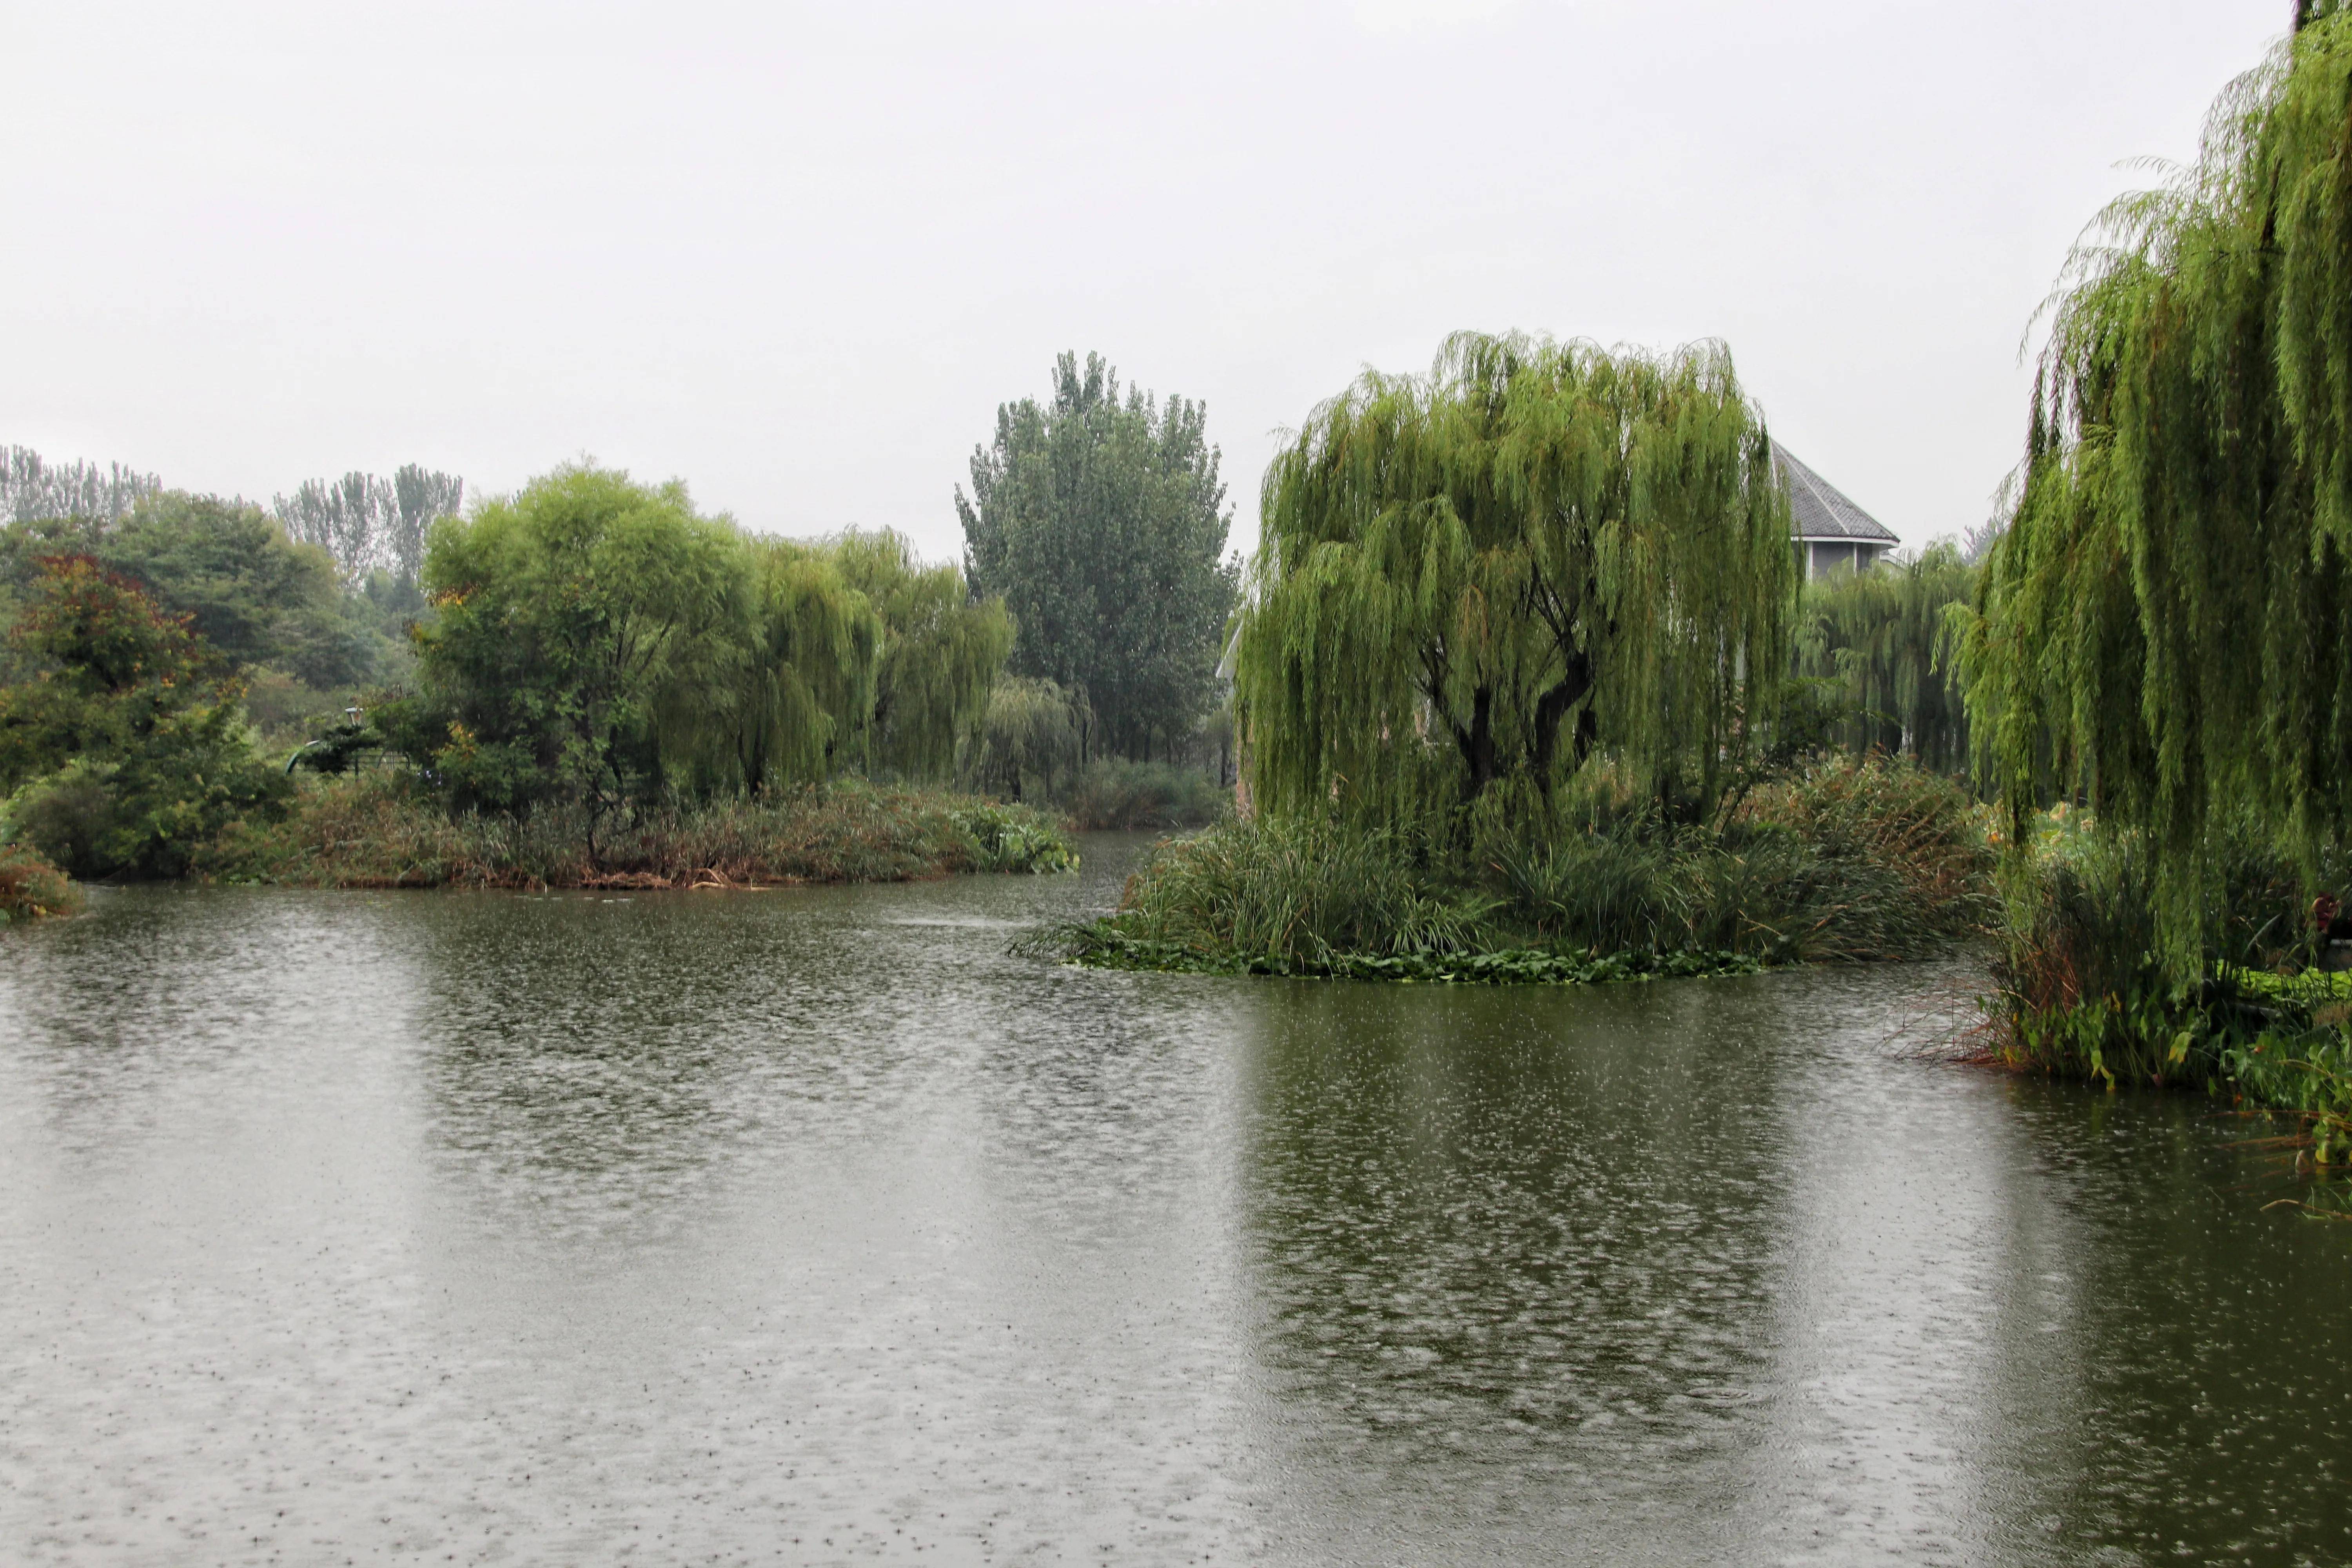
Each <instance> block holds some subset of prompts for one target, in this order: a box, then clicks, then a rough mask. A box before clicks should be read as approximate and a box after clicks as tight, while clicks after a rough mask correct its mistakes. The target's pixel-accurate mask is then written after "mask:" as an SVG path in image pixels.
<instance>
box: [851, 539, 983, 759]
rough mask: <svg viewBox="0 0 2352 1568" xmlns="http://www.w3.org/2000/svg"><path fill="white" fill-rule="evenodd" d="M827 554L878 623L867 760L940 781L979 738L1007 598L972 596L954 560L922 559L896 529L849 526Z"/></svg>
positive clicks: (868, 723) (868, 719)
mask: <svg viewBox="0 0 2352 1568" xmlns="http://www.w3.org/2000/svg"><path fill="white" fill-rule="evenodd" d="M829 553H830V555H831V557H832V560H833V562H834V563H835V565H836V566H837V567H838V568H839V569H840V572H841V575H842V580H843V581H844V582H845V583H846V584H848V585H849V586H850V587H851V588H852V589H854V590H856V592H857V593H859V594H862V595H865V597H866V603H867V604H869V605H873V606H874V613H875V614H876V616H878V617H879V620H880V625H881V628H882V647H881V657H880V659H879V661H878V664H877V668H876V670H875V675H874V700H873V703H872V706H871V707H870V709H869V710H868V712H867V718H866V727H865V736H864V758H863V760H864V762H865V765H866V767H867V769H868V770H869V771H874V772H881V773H890V774H893V775H896V776H897V777H899V778H906V779H922V780H931V779H940V778H945V777H946V776H948V774H949V773H951V772H953V771H954V768H955V765H956V758H957V754H958V752H959V749H960V748H962V747H966V746H969V745H970V744H971V743H973V742H974V741H975V740H976V738H977V736H978V735H979V732H980V731H981V729H982V725H983V722H984V721H985V717H986V715H987V714H988V712H989V710H990V703H989V692H990V689H991V688H992V687H993V686H994V685H995V684H996V679H997V676H998V674H999V672H1001V671H1002V670H1003V668H1004V661H1005V658H1006V656H1007V655H1009V654H1010V653H1011V652H1012V651H1013V617H1012V616H1011V615H1010V614H1008V613H1007V612H1006V610H1005V608H1004V601H1003V600H1002V599H976V598H974V597H973V596H972V595H971V593H970V592H969V591H968V590H967V589H966V587H965V585H964V578H963V573H962V572H961V571H960V570H958V569H957V567H956V566H955V565H954V564H953V563H944V562H943V563H940V564H938V565H926V564H924V563H923V562H922V561H921V560H919V558H918V557H917V556H916V554H915V547H914V545H913V543H912V542H910V541H909V540H908V538H907V536H906V535H905V534H902V533H898V532H897V531H893V530H889V529H884V530H882V531H878V532H863V531H857V530H854V529H853V530H852V531H849V532H847V533H845V534H843V535H842V536H841V537H840V538H839V539H838V540H836V541H835V542H833V544H832V546H831V547H830V552H829Z"/></svg>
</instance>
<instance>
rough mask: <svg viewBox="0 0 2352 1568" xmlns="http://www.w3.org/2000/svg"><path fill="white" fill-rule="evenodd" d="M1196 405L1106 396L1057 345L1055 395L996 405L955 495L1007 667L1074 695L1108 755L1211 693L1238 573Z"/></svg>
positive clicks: (1171, 728) (1113, 379)
mask: <svg viewBox="0 0 2352 1568" xmlns="http://www.w3.org/2000/svg"><path fill="white" fill-rule="evenodd" d="M1218 460H1219V459H1218V453H1217V449H1216V448H1215V447H1213V446H1211V445H1210V444H1209V440H1208V414H1207V410H1206V409H1205V407H1204V406H1203V405H1201V404H1199V403H1195V402H1190V401H1188V400H1186V399H1184V398H1181V397H1174V396H1171V397H1170V398H1169V399H1168V400H1167V402H1165V403H1164V404H1163V403H1160V402H1159V401H1157V400H1156V399H1154V398H1153V397H1151V396H1150V395H1148V394H1146V393H1145V392H1144V391H1143V390H1142V389H1141V388H1139V387H1130V388H1129V389H1128V392H1127V395H1126V396H1125V397H1124V398H1122V397H1121V396H1120V394H1119V384H1118V373H1117V372H1116V371H1114V370H1113V369H1111V367H1110V366H1109V365H1108V364H1107V363H1104V361H1103V359H1102V357H1101V356H1100V355H1098V354H1088V355H1087V362H1086V363H1085V365H1084V366H1083V367H1082V366H1080V365H1079V363H1078V362H1077V358H1076V355H1075V354H1067V353H1066V354H1064V355H1062V356H1061V358H1060V359H1059V360H1058V361H1057V362H1056V363H1055V369H1054V395H1053V397H1052V399H1051V400H1050V401H1049V402H1046V403H1044V404H1040V403H1037V402H1035V401H1034V400H1033V399H1025V398H1024V400H1022V401H1021V402H1019V403H1008V404H1005V405H1003V406H1002V407H1000V408H999V409H998V410H997V412H996V438H995V441H994V443H993V444H992V445H991V446H989V447H981V448H977V449H975V450H974V451H973V453H972V458H971V496H970V497H969V498H967V497H966V496H965V495H964V493H963V492H962V490H961V489H959V490H958V491H957V492H956V511H957V514H958V516H959V517H961V520H962V522H963V532H964V574H965V576H966V578H967V579H968V580H969V582H970V584H971V592H972V593H973V594H974V595H978V596H982V597H997V598H1002V599H1003V601H1004V604H1005V605H1006V607H1007V608H1008V609H1010V610H1011V611H1012V613H1013V620H1014V623H1015V632H1014V638H1013V655H1012V668H1013V670H1014V672H1015V673H1017V674H1021V675H1024V676H1029V677H1033V678H1039V679H1048V680H1052V681H1054V682H1055V683H1056V684H1057V685H1059V686H1062V687H1064V688H1066V689H1071V690H1074V691H1076V692H1078V693H1080V694H1081V695H1082V696H1083V698H1084V700H1086V701H1087V703H1088V704H1089V705H1090V709H1091V711H1092V712H1093V713H1094V714H1095V716H1096V720H1097V725H1098V732H1097V742H1098V744H1099V745H1100V746H1102V747H1103V748H1104V749H1107V750H1108V751H1110V752H1116V753H1118V754H1122V755H1128V756H1144V755H1148V754H1150V753H1151V752H1154V751H1155V750H1160V749H1164V748H1166V747H1169V746H1171V745H1172V744H1174V743H1176V742H1179V741H1181V739H1182V738H1183V737H1185V736H1187V735H1189V734H1190V733H1191V732H1192V729H1193V727H1194V726H1195V725H1196V724H1197V723H1198V722H1199V721H1200V718H1201V715H1202V713H1203V712H1204V711H1205V710H1207V708H1208V707H1209V705H1210V703H1211V702H1212V700H1213V693H1214V689H1215V681H1216V667H1217V659H1218V653H1219V648H1220V645H1221V642H1222V637H1223V629H1224V625H1225V619H1226V616H1228V614H1229V613H1230V612H1231V609H1232V606H1233V603H1234V592H1235V584H1236V579H1237V575H1238V574H1237V572H1236V571H1235V570H1234V568H1233V567H1231V566H1229V565H1227V564H1225V563H1223V560H1222V556H1223V552H1224V548H1225V536H1226V532H1227V530H1228V529H1229V527H1230V526H1231V523H1232V513H1231V511H1230V510H1228V509H1227V508H1226V507H1225V503H1224V496H1225V489H1224V484H1223V481H1222V480H1221V479H1219V478H1218V476H1217V466H1218Z"/></svg>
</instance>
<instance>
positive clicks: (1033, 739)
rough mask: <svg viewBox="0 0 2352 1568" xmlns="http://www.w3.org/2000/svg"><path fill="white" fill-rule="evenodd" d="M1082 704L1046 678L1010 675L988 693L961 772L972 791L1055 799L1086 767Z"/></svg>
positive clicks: (1086, 714)
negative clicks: (979, 722) (974, 739)
mask: <svg viewBox="0 0 2352 1568" xmlns="http://www.w3.org/2000/svg"><path fill="white" fill-rule="evenodd" d="M1092 722H1093V713H1092V710H1089V709H1088V708H1087V703H1086V700H1085V699H1084V698H1082V697H1080V696H1079V695H1078V694H1077V693H1076V692H1074V691H1070V690H1068V689H1065V688H1063V687H1061V686H1058V685H1056V684H1055V683H1054V682H1053V681H1050V680H1038V679H1033V678H1031V677H1028V676H1020V675H1012V676H1007V677H1005V678H1004V679H1002V680H1000V681H998V682H997V683H996V687H995V689H993V690H992V691H991V692H990V693H989V698H988V710H987V712H986V714H985V715H984V717H983V718H982V723H981V727H980V733H979V736H978V738H977V741H976V742H975V743H974V744H972V745H971V746H970V747H969V748H968V749H967V750H966V752H965V767H964V772H965V773H966V776H967V777H968V779H969V781H970V782H971V785H972V787H974V788H977V789H979V790H981V791H982V792H983V793H985V794H989V795H1002V796H1003V797H1004V798H1005V799H1007V800H1059V799H1061V798H1062V796H1063V795H1065V794H1066V792H1067V790H1068V789H1069V787H1070V784H1071V783H1072V781H1074V780H1076V778H1077V776H1078V773H1079V771H1080V769H1081V768H1083V767H1084V766H1085V757H1086V737H1087V727H1088V726H1089V725H1090V724H1091V723H1092Z"/></svg>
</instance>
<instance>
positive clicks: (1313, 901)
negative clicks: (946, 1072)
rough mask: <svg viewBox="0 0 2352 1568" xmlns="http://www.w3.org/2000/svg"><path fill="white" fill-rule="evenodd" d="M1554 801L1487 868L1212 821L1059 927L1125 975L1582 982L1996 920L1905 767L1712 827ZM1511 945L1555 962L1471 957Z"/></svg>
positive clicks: (1936, 788) (1752, 807) (1749, 962)
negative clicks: (1195, 972) (1546, 823)
mask: <svg viewBox="0 0 2352 1568" xmlns="http://www.w3.org/2000/svg"><path fill="white" fill-rule="evenodd" d="M1566 804H1567V805H1568V807H1569V810H1568V812H1567V813H1566V815H1567V816H1570V817H1571V818H1576V817H1580V818H1581V826H1580V828H1579V829H1571V830H1570V831H1569V832H1566V833H1563V834H1558V835H1547V836H1544V837H1538V838H1536V839H1533V840H1529V841H1526V842H1523V843H1521V844H1520V845H1518V846H1517V847H1508V848H1504V849H1499V850H1497V851H1496V852H1494V853H1493V854H1492V855H1491V858H1487V859H1486V860H1485V861H1484V862H1483V863H1478V862H1471V863H1465V861H1464V859H1463V858H1462V857H1461V856H1460V855H1459V854H1458V853H1457V852H1456V851H1455V850H1454V848H1453V847H1450V846H1449V845H1447V844H1445V843H1444V842H1440V841H1435V840H1433V839H1432V838H1431V837H1429V836H1428V835H1426V834H1424V833H1418V832H1413V831H1407V830H1391V831H1368V830H1366V829H1364V828H1362V827H1361V826H1357V825H1353V824H1349V823H1346V822H1335V821H1332V820H1329V819H1317V818H1299V819H1283V818H1271V819H1264V818H1262V819H1258V820H1252V821H1238V822H1231V823H1227V824H1224V825H1223V826H1218V827H1214V828H1212V829H1211V830H1209V831H1208V832H1206V833H1203V834H1201V835H1198V836H1196V837H1191V838H1186V839H1181V840H1176V841H1173V842H1171V843H1170V844H1167V845H1164V846H1162V847H1160V849H1158V850H1157V851H1155V852H1154V854H1153V856H1152V858H1150V860H1149V861H1147V862H1146V864H1145V865H1144V867H1143V868H1142V869H1141V870H1139V872H1137V874H1136V876H1135V877H1134V879H1132V880H1131V881H1130V882H1129V886H1128V889H1127V891H1126V894H1125V897H1124V898H1123V900H1122V901H1121V904H1120V908H1119V910H1118V913H1117V914H1115V915H1113V916H1111V917H1110V918H1108V920H1106V921H1099V922H1096V923H1094V924H1091V925H1085V926H1078V927H1074V928H1070V929H1069V930H1068V931H1066V932H1065V939H1066V951H1068V952H1071V953H1072V955H1073V956H1076V957H1078V958H1080V959H1082V960H1087V961H1090V962H1108V963H1115V964H1118V965H1119V966H1124V967H1138V966H1147V965H1148V966H1156V967H1175V968H1206V969H1212V970H1250V971H1254V972H1260V973H1330V974H1347V975H1357V974H1361V975H1364V976H1366V977H1371V976H1376V975H1379V974H1382V973H1389V971H1388V970H1387V969H1383V968H1381V965H1380V963H1376V962H1374V961H1391V960H1395V961H1405V962H1404V963H1403V965H1402V968H1397V969H1396V973H1397V974H1398V975H1399V976H1400V977H1406V978H1434V977H1442V976H1443V977H1469V978H1480V977H1484V978H1503V977H1516V978H1589V977H1590V976H1586V975H1584V974H1582V973H1580V966H1585V965H1590V964H1591V963H1596V962H1599V961H1602V960H1611V959H1614V960H1619V961H1621V967H1622V970H1623V972H1624V973H1625V974H1626V975H1633V974H1648V973H1679V972H1681V970H1678V969H1677V968H1676V965H1677V964H1680V965H1682V966H1683V968H1686V969H1687V968H1691V966H1694V965H1695V966H1696V968H1695V969H1691V972H1694V973H1724V972H1728V971H1736V970H1740V969H1746V968H1753V967H1754V966H1756V965H1758V964H1761V963H1796V962H1805V961H1819V960H1867V959H1879V958H1905V957H1916V956H1921V955H1925V954H1927V953H1932V952H1941V951H1945V950H1947V949H1948V948H1949V947H1950V946H1951V945H1952V944H1953V943H1955V942H1959V941H1961V940H1964V939H1966V938H1968V937H1969V936H1971V935H1973V934H1976V933H1978V932H1980V931H1984V930H1985V929H1987V927H1988V926H1989V924H1990V921H1991V920H1992V918H1993V916H1994V913H1995V905H1994V901H1993V900H1992V898H1991V896H1990V889H1989V885H1988V883H1987V880H1986V870H1987V861H1988V859H1989V855H1990V851H1989V850H1988V849H1987V847H1986V845H1985V842H1984V837H1983V834H1982V832H1981V830H1980V828H1979V826H1978V824H1977V822H1976V820H1975V817H1974V816H1973V813H1972V811H1971V808H1970V807H1969V804H1968V800H1967V797H1966V795H1965V794H1964V793H1963V792H1962V791H1961V790H1960V788H1959V786H1958V784H1956V783H1954V782H1953V781H1952V780H1950V779H1948V778H1944V777H1941V776H1939V775H1937V774H1933V773H1924V772H1922V771H1921V770H1919V769H1917V768H1916V767H1915V766H1913V765H1911V764H1909V763H1900V762H1896V761H1894V760H1891V759H1887V758H1883V757H1877V758H1870V759H1865V760H1862V761H1853V760H1842V761H1836V762H1831V763H1822V764H1819V765H1817V766H1815V767H1813V768H1811V769H1810V770H1808V771H1806V772H1804V773H1801V774H1798V775H1795V776H1792V777H1790V778H1787V779H1783V780H1779V781H1775V782H1772V783H1769V784H1762V785H1759V786H1758V787H1757V788H1755V789H1753V790H1751V791H1750V792H1749V793H1748V795H1747V796H1746V798H1745V799H1744V800H1743V801H1742V802H1741V803H1740V805H1738V808H1737V809H1736V810H1735V811H1734V812H1732V813H1731V814H1730V815H1729V816H1728V817H1727V819H1726V820H1725V821H1723V822H1721V823H1719V824H1717V825H1716V826H1714V827H1711V828H1702V827H1697V826H1688V825H1676V824H1674V823H1671V822H1669V821H1667V820H1665V819H1664V817H1663V816H1661V815H1660V813H1659V810H1658V807H1657V805H1656V803H1655V801H1654V799H1653V798H1652V797H1650V796H1649V795H1647V794H1646V792H1643V791H1640V790H1634V789H1631V788H1626V787H1622V785H1620V784H1617V783H1616V781H1611V780H1606V779H1598V780H1591V781H1588V782H1587V784H1585V785H1584V786H1583V787H1581V788H1580V789H1579V790H1578V791H1577V792H1576V798H1575V799H1574V800H1573V801H1572V802H1570V803H1566ZM1528 953H1544V954H1549V955H1551V957H1552V958H1553V959H1555V960H1558V961H1559V963H1558V965H1557V966H1556V968H1557V973H1553V972H1551V971H1546V972H1545V973H1542V974H1538V973H1536V972H1535V970H1533V969H1528V968H1527V965H1526V964H1525V963H1519V961H1518V960H1517V959H1516V958H1514V959H1512V962H1511V963H1504V964H1502V966H1501V968H1499V969H1496V968H1495V967H1494V966H1493V965H1489V966H1488V970H1487V971H1479V972H1476V973H1474V970H1475V965H1472V964H1471V961H1472V960H1474V959H1475V958H1477V957H1478V956H1479V955H1481V954H1485V955H1489V956H1493V955H1503V956H1504V957H1505V958H1510V957H1511V955H1524V954H1528ZM1514 963H1517V964H1518V969H1519V970H1524V971H1525V973H1519V972H1518V971H1517V970H1514V969H1513V964H1514ZM1465 966H1467V967H1465ZM1395 967H1396V966H1395V965H1391V968H1395ZM1538 967H1541V966H1538ZM1596 973H1597V972H1596Z"/></svg>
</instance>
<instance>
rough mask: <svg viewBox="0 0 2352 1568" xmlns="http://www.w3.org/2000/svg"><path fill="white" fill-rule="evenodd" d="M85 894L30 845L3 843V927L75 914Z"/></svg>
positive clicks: (0, 857) (0, 905) (0, 881)
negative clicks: (54, 916)
mask: <svg viewBox="0 0 2352 1568" xmlns="http://www.w3.org/2000/svg"><path fill="white" fill-rule="evenodd" d="M80 906H81V895H80V894H79V892H78V891H76V889H75V888H74V885H73V884H72V883H71V882H69V881H68V880H67V879H66V875H65V873H64V872H62V871H60V870H58V868H56V867H55V866H52V865H50V864H49V863H48V862H47V860H45V859H43V858H41V857H40V855H39V854H38V853H37V852H36V851H35V850H34V849H33V847H31V846H30V845H26V844H0V925H7V924H9V923H10V922H12V921H37V920H41V919H43V918H45V917H47V916H50V915H64V914H71V913H72V912H73V911H74V910H77V909H79V907H80Z"/></svg>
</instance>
